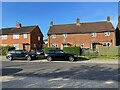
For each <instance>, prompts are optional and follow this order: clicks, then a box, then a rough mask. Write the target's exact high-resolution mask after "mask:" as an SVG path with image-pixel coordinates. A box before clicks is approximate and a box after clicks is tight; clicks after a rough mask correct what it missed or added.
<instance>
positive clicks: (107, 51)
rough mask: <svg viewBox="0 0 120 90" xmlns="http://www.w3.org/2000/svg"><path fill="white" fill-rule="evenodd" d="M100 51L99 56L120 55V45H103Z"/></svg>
mask: <svg viewBox="0 0 120 90" xmlns="http://www.w3.org/2000/svg"><path fill="white" fill-rule="evenodd" d="M98 52H99V53H98V54H99V56H120V46H111V47H108V46H101V47H99V48H98Z"/></svg>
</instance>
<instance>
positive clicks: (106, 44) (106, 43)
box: [103, 42, 111, 46]
mask: <svg viewBox="0 0 120 90" xmlns="http://www.w3.org/2000/svg"><path fill="white" fill-rule="evenodd" d="M108 43H109V46H111V45H110V42H104V43H103V46H104V45H105V46H108Z"/></svg>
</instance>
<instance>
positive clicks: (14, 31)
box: [0, 26, 37, 35]
mask: <svg viewBox="0 0 120 90" xmlns="http://www.w3.org/2000/svg"><path fill="white" fill-rule="evenodd" d="M36 27H37V26H22V27H20V28H16V27H14V28H2V29H0V30H2V35H8V34H21V33H30V32H32V31H33V30H34V29H35V28H36Z"/></svg>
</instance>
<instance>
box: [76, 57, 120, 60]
mask: <svg viewBox="0 0 120 90" xmlns="http://www.w3.org/2000/svg"><path fill="white" fill-rule="evenodd" d="M78 57H79V58H86V59H94V60H120V56H78Z"/></svg>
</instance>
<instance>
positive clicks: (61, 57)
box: [56, 50, 65, 60]
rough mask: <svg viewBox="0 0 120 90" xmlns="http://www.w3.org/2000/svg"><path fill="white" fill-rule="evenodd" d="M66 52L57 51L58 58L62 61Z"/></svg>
mask: <svg viewBox="0 0 120 90" xmlns="http://www.w3.org/2000/svg"><path fill="white" fill-rule="evenodd" d="M64 56H65V55H64V52H62V51H61V50H56V58H57V59H59V60H61V59H64Z"/></svg>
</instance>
